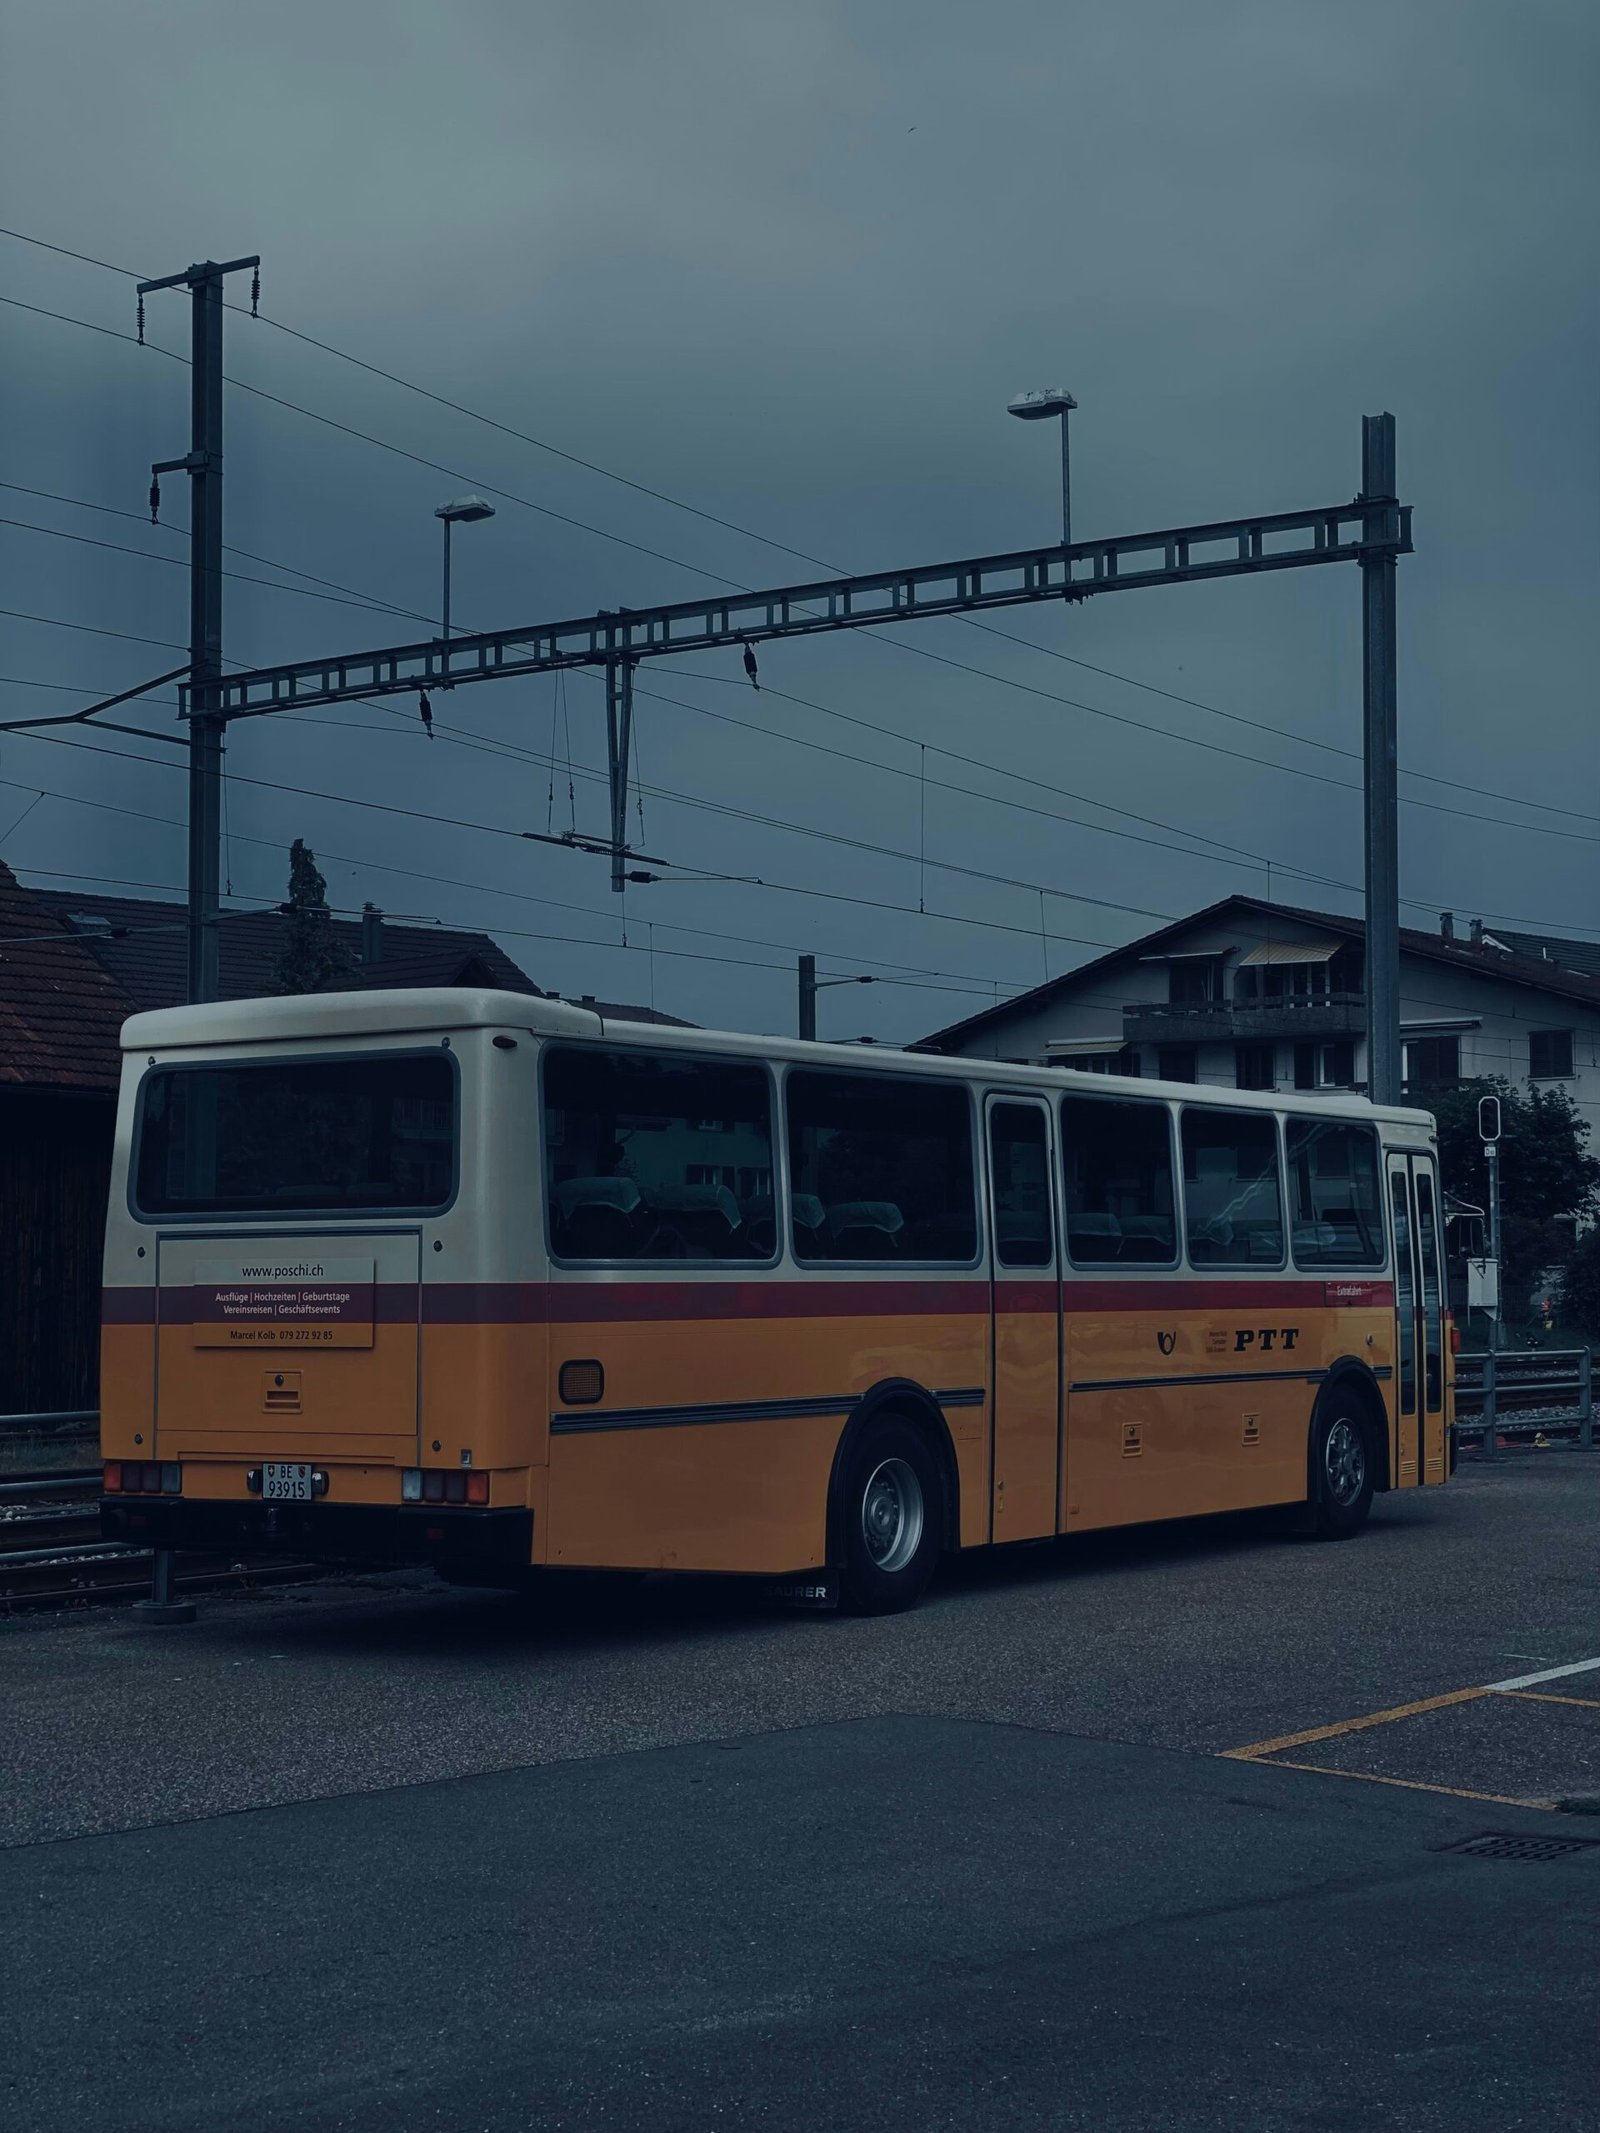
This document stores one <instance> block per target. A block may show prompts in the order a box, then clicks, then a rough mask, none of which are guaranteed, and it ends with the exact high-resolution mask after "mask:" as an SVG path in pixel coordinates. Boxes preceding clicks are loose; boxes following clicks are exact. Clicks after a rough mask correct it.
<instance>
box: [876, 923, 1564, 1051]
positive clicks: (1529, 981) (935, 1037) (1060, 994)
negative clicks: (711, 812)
mask: <svg viewBox="0 0 1600 2133" xmlns="http://www.w3.org/2000/svg"><path fill="white" fill-rule="evenodd" d="M1232 911H1237V912H1239V913H1240V914H1241V915H1242V914H1246V913H1250V914H1254V915H1256V916H1258V917H1266V918H1271V919H1289V920H1291V921H1293V922H1295V923H1297V924H1304V925H1307V926H1320V927H1321V928H1322V929H1323V931H1324V932H1327V933H1337V934H1339V935H1340V936H1341V937H1342V938H1344V939H1345V940H1349V941H1356V942H1361V941H1364V940H1365V938H1366V927H1365V925H1364V924H1363V923H1362V921H1361V920H1360V919H1359V918H1348V917H1346V916H1345V915H1344V914H1343V913H1342V912H1337V911H1310V910H1307V909H1305V908H1304V907H1303V906H1302V905H1299V904H1278V903H1267V902H1265V901H1264V900H1263V899H1262V898H1260V897H1256V896H1225V897H1223V898H1222V899H1221V900H1220V902H1218V903H1214V904H1208V905H1207V906H1206V907H1205V908H1204V909H1203V910H1200V911H1192V912H1191V913H1190V914H1189V916H1188V917H1187V918H1180V919H1178V920H1176V921H1175V922H1174V923H1173V924H1172V925H1170V926H1163V927H1161V928H1160V929H1159V930H1158V931H1157V932H1155V933H1147V934H1144V935H1143V936H1142V937H1141V938H1139V939H1137V940H1131V941H1128V942H1127V943H1126V944H1125V945H1124V946H1123V947H1121V948H1113V949H1112V950H1111V952H1110V953H1109V954H1108V955H1100V956H1095V957H1094V958H1093V959H1092V960H1091V961H1089V962H1087V963H1080V964H1079V965H1078V967H1077V969H1076V970H1069V971H1067V972H1065V973H1064V974H1063V975H1062V976H1061V977H1059V978H1052V979H1051V980H1050V981H1049V983H1048V984H1045V985H1036V986H1035V987H1034V988H1033V990H1032V991H1031V992H1024V993H1019V994H1017V996H1016V997H1015V998H1014V999H1010V1000H1006V1001H1004V1002H1003V1003H1002V1004H1001V1005H1000V1006H998V1007H986V1008H984V1009H983V1010H982V1011H981V1012H980V1013H978V1014H976V1015H969V1016H967V1018H966V1019H965V1020H964V1021H961V1022H953V1023H951V1024H950V1025H949V1027H948V1028H946V1029H941V1030H935V1031H934V1032H933V1034H932V1035H931V1036H929V1037H924V1038H923V1039H922V1041H921V1045H920V1046H919V1047H918V1048H919V1049H921V1050H925V1051H946V1050H956V1049H959V1047H960V1045H961V1044H962V1043H963V1042H964V1041H965V1040H966V1039H967V1038H969V1037H971V1036H973V1035H974V1034H975V1033H976V1032H977V1031H979V1030H984V1029H989V1028H991V1027H992V1026H993V1025H994V1024H996V1023H1004V1022H1006V1021H1007V1020H1008V1019H1009V1018H1010V1017H1011V1016H1012V1015H1015V1014H1018V1013H1022V1014H1026V1013H1029V1012H1032V1011H1034V1010H1037V1009H1038V1008H1040V1007H1043V1006H1046V1005H1047V1004H1048V1003H1049V1002H1051V1001H1052V1000H1065V999H1070V997H1071V996H1072V993H1073V991H1074V989H1075V988H1076V987H1078V986H1080V985H1081V984H1082V983H1083V982H1084V980H1085V979H1086V978H1090V977H1093V976H1095V975H1096V974H1097V973H1098V972H1101V971H1104V970H1106V969H1108V968H1110V967H1111V966H1112V965H1114V964H1117V963H1121V962H1123V961H1124V960H1125V959H1126V958H1127V957H1129V956H1138V955H1148V954H1150V953H1151V951H1152V950H1158V949H1159V948H1160V947H1161V946H1162V944H1163V943H1165V942H1166V941H1168V940H1170V939H1172V938H1173V937H1174V936H1179V935H1182V934H1184V933H1187V932H1188V930H1189V929H1190V927H1191V926H1197V925H1200V924H1202V923H1206V924H1209V923H1213V922H1214V921H1216V920H1217V919H1219V918H1222V917H1224V916H1225V915H1226V914H1227V913H1229V912H1232ZM1495 938H1496V939H1497V940H1507V939H1508V936H1507V935H1505V934H1503V933H1502V934H1497V935H1496V936H1495ZM1523 938H1524V939H1526V938H1530V936H1523ZM1550 945H1551V949H1552V953H1553V952H1554V943H1553V942H1552V943H1551V944H1550ZM1569 945H1570V944H1569ZM1400 953H1401V954H1402V955H1403V956H1420V957H1422V958H1423V959H1424V960H1426V961H1428V962H1433V963H1447V964H1449V965H1450V967H1451V968H1452V969H1455V970H1460V971H1463V972H1467V973H1470V974H1471V975H1472V976H1474V977H1480V978H1495V979H1498V980H1499V981H1500V983H1502V984H1508V985H1526V986H1531V987H1533V988H1534V990H1535V991H1538V992H1545V993H1550V994H1552V995H1554V996H1555V997H1556V998H1558V999H1563V1000H1572V1001H1576V1002H1579V1003H1580V1004H1582V1005H1584V1006H1588V1007H1594V1008H1600V973H1596V974H1595V975H1593V976H1590V975H1588V974H1587V972H1586V971H1585V970H1577V969H1573V968H1570V967H1563V966H1561V965H1559V964H1556V963H1547V962H1545V961H1543V960H1542V959H1541V958H1540V957H1539V956H1538V955H1537V954H1532V955H1528V954H1518V953H1515V952H1510V953H1508V952H1506V951H1505V950H1503V949H1500V948H1496V947H1493V946H1490V945H1483V946H1477V945H1475V944H1474V943H1473V942H1471V941H1453V940H1446V939H1445V938H1444V936H1443V935H1442V934H1439V933H1423V932H1419V931H1418V930H1417V928H1416V927H1414V926H1402V927H1401V928H1400Z"/></svg>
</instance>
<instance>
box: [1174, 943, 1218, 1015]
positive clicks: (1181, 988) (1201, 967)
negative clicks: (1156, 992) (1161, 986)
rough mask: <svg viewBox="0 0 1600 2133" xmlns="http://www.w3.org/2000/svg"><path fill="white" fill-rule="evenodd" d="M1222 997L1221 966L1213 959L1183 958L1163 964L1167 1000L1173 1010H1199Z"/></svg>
mask: <svg viewBox="0 0 1600 2133" xmlns="http://www.w3.org/2000/svg"><path fill="white" fill-rule="evenodd" d="M1221 997H1222V964H1221V961H1220V960H1219V959H1218V958H1217V957H1216V956H1210V955H1203V956H1186V957H1185V958H1184V959H1183V960H1182V961H1181V962H1177V963H1169V964H1168V965H1167V1000H1168V1002H1169V1004H1170V1005H1171V1006H1173V1007H1201V1006H1204V1005H1205V1004H1206V1002H1207V1001H1210V1000H1218V999H1220V998H1221Z"/></svg>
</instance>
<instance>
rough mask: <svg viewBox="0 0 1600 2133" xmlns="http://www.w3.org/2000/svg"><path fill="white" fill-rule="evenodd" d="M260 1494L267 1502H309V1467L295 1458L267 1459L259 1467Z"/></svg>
mask: <svg viewBox="0 0 1600 2133" xmlns="http://www.w3.org/2000/svg"><path fill="white" fill-rule="evenodd" d="M261 1494H262V1495H263V1497H264V1498H265V1499H266V1500H267V1501H268V1502H269V1503H309V1502H310V1501H311V1469H310V1467H309V1466H305V1465H302V1464H301V1462H300V1461H299V1460H297V1459H269V1460H268V1461H267V1462H266V1464H265V1465H264V1466H263V1467H262V1469H261Z"/></svg>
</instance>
